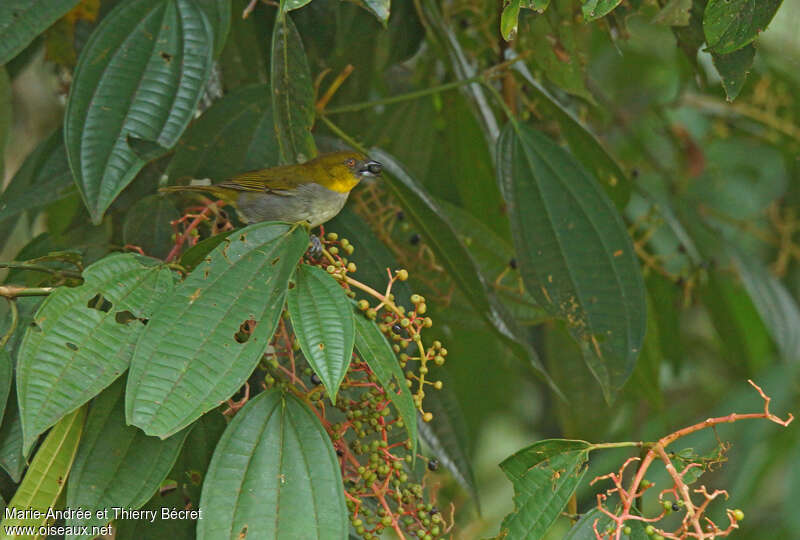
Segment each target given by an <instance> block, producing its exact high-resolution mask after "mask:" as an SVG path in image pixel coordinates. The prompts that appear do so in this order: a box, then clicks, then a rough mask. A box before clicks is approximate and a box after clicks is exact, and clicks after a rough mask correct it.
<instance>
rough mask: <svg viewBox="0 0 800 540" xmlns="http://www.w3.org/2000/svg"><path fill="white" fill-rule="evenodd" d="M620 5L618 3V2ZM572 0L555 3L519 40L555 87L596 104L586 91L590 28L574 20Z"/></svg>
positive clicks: (537, 17) (521, 46) (531, 21)
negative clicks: (585, 51) (586, 53)
mask: <svg viewBox="0 0 800 540" xmlns="http://www.w3.org/2000/svg"><path fill="white" fill-rule="evenodd" d="M617 1H619V0H617ZM574 8H575V6H574V3H573V1H572V0H555V1H554V2H553V5H552V6H551V7H550V9H548V10H547V12H545V13H544V14H542V15H541V16H536V17H532V18H530V30H529V31H527V32H522V33H520V35H519V36H518V42H519V47H520V49H519V50H526V51H530V52H531V59H532V60H533V61H534V62H535V63H536V65H537V66H538V67H539V70H540V71H542V72H543V73H544V74H545V75H546V76H547V78H548V79H549V80H550V81H552V82H553V83H555V85H556V86H558V87H559V88H561V89H563V90H564V91H566V92H569V93H570V94H572V95H574V96H578V97H580V98H583V99H585V100H586V101H588V102H589V103H594V97H593V96H592V94H591V93H590V92H589V90H588V89H587V87H586V72H585V66H584V64H585V62H586V60H585V58H584V53H583V51H584V50H586V49H587V47H589V46H590V45H589V43H588V41H589V38H590V35H589V34H590V32H591V27H590V26H588V25H585V24H580V23H578V22H577V21H576V20H575V13H574Z"/></svg>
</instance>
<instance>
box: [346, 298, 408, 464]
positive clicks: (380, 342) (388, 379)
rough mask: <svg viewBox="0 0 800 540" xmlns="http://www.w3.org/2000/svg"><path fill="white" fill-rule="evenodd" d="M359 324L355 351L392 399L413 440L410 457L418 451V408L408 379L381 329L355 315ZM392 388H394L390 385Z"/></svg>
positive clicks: (357, 324)
mask: <svg viewBox="0 0 800 540" xmlns="http://www.w3.org/2000/svg"><path fill="white" fill-rule="evenodd" d="M354 319H355V324H356V349H357V350H358V356H360V357H361V359H362V360H363V361H364V362H366V363H367V365H368V366H369V368H370V369H371V370H372V372H373V373H374V374H375V376H376V377H377V378H378V382H379V383H380V385H381V386H382V387H383V389H384V390H385V391H386V394H387V395H388V396H389V399H390V400H392V403H393V404H394V406H395V408H396V409H397V412H398V413H400V418H402V419H403V424H405V426H406V431H408V438H409V439H410V440H411V444H412V448H411V455H412V456H416V452H417V409H416V407H414V399H413V398H412V397H411V391H410V390H409V389H408V385H406V378H405V376H404V375H403V370H402V369H400V364H399V363H398V361H397V357H396V356H395V354H394V351H392V347H391V345H389V342H388V341H386V338H385V337H384V336H383V334H382V333H381V331H380V329H379V328H378V326H377V325H376V324H375V323H374V322H373V321H371V320H369V319H367V318H366V317H365V316H364V314H363V313H360V312H357V313H356V314H355V316H354ZM390 385H392V386H393V387H392V386H390Z"/></svg>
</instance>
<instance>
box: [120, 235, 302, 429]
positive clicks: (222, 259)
mask: <svg viewBox="0 0 800 540" xmlns="http://www.w3.org/2000/svg"><path fill="white" fill-rule="evenodd" d="M307 246H308V235H307V233H306V231H305V230H304V229H303V228H302V227H296V226H292V225H289V224H284V223H273V222H266V223H258V224H255V225H251V226H249V227H246V228H244V229H241V230H239V231H237V232H235V233H234V234H233V235H231V236H229V237H227V238H226V239H225V240H223V241H222V243H221V244H220V245H219V246H217V247H216V248H215V249H214V251H212V252H211V254H210V255H209V256H208V257H207V258H206V259H205V260H204V262H203V263H201V264H200V265H199V266H198V267H197V268H195V269H194V270H193V271H192V273H191V274H189V276H188V277H187V278H186V279H185V280H184V281H183V283H181V284H180V285H179V286H178V287H176V288H175V290H174V292H173V293H172V294H171V295H169V296H167V297H166V298H164V300H163V302H162V304H161V307H160V308H159V310H158V311H157V312H156V313H155V314H154V315H153V317H152V318H151V319H150V323H149V324H148V325H147V327H146V328H145V331H144V332H142V334H141V336H140V338H139V341H138V342H137V344H136V350H135V352H134V355H133V359H132V360H131V368H130V374H129V376H128V387H127V391H126V395H125V399H126V401H125V414H126V418H127V421H128V422H129V423H130V424H133V425H135V426H138V427H140V428H142V430H144V432H145V433H147V434H148V435H155V436H158V437H162V438H165V437H168V436H170V435H172V434H173V433H177V432H178V431H180V430H181V429H183V428H184V427H186V426H188V425H189V424H191V423H192V422H193V421H194V420H196V419H197V418H199V417H200V416H202V415H203V414H204V413H206V412H207V411H209V410H211V409H213V408H215V407H217V406H218V405H219V404H220V403H222V402H223V401H224V400H226V399H228V398H229V397H230V396H231V395H233V394H234V392H236V390H238V389H239V388H240V387H241V385H242V384H244V382H245V381H246V380H247V377H249V376H250V374H251V373H252V372H253V369H254V368H255V367H256V365H257V364H258V362H259V360H260V359H261V355H262V354H264V351H265V350H266V348H267V345H268V344H269V340H270V338H271V337H272V334H273V332H274V331H275V327H276V325H277V324H278V319H279V318H280V315H281V311H282V310H283V306H284V302H285V300H286V289H287V286H288V283H289V278H290V277H291V275H292V273H293V272H294V269H295V266H296V265H297V261H298V260H299V259H300V257H301V256H302V255H303V253H304V252H305V250H306V248H307ZM251 321H252V322H251ZM253 323H255V329H254V330H252V332H251V333H249V335H248V334H246V333H245V334H244V335H243V332H242V330H243V326H244V327H246V326H247V325H248V324H249V325H250V327H251V329H252V324H253Z"/></svg>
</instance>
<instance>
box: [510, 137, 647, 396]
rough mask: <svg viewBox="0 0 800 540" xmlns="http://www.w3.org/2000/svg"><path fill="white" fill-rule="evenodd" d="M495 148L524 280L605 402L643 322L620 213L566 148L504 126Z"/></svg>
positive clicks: (637, 275) (631, 357)
mask: <svg viewBox="0 0 800 540" xmlns="http://www.w3.org/2000/svg"><path fill="white" fill-rule="evenodd" d="M497 155H498V170H497V174H498V181H499V182H500V186H501V189H502V191H503V195H504V198H505V200H506V202H507V203H508V205H509V214H510V217H511V231H512V235H513V237H514V246H515V248H516V252H517V256H518V258H519V261H518V262H519V269H520V273H521V274H522V279H523V281H524V282H525V286H526V288H527V289H528V292H530V293H531V295H533V297H534V298H535V299H536V301H537V302H538V303H539V305H541V306H542V307H543V308H545V309H546V310H547V311H548V312H550V313H551V314H553V315H555V316H557V317H559V318H562V319H564V320H565V321H566V322H567V324H568V326H569V329H570V332H571V333H572V335H573V337H574V338H575V339H576V340H577V341H578V343H579V344H580V345H581V346H582V349H583V356H584V359H585V361H586V362H587V364H588V366H589V368H590V369H591V370H592V372H593V373H594V375H595V378H596V379H597V380H598V382H599V383H600V385H601V387H602V389H603V392H604V394H605V396H606V399H607V400H610V399H611V397H612V394H613V393H614V392H616V391H617V390H619V389H620V388H621V387H622V386H623V385H624V384H625V381H626V380H627V379H628V377H629V376H630V374H631V372H633V368H634V366H635V364H636V357H637V356H638V354H639V351H640V350H641V347H642V341H643V340H644V332H645V321H646V306H645V293H644V283H643V280H642V275H641V271H640V270H639V264H638V261H637V259H636V255H635V253H634V251H633V245H632V243H631V239H630V237H629V236H628V232H627V230H626V229H625V224H624V223H623V221H622V217H621V216H620V215H619V214H618V213H617V211H616V209H615V208H614V205H613V203H612V202H611V201H610V200H609V198H608V197H607V196H606V194H605V193H604V192H603V190H602V189H601V188H600V186H599V185H598V183H597V181H596V180H595V179H594V178H593V177H592V176H591V175H590V174H589V173H588V172H587V171H586V170H585V169H584V168H583V167H581V165H580V164H579V163H578V162H577V161H575V159H574V158H573V157H572V156H571V155H570V154H569V153H568V152H566V151H565V150H564V149H563V148H561V147H560V146H558V145H557V144H556V143H554V142H553V141H551V140H550V139H549V138H547V137H546V136H544V135H542V134H541V133H539V132H538V131H536V130H534V129H532V128H529V127H527V126H524V125H519V126H516V127H515V126H514V125H512V124H509V125H508V126H506V127H505V128H504V130H503V133H502V134H501V136H500V139H499V141H498V146H497Z"/></svg>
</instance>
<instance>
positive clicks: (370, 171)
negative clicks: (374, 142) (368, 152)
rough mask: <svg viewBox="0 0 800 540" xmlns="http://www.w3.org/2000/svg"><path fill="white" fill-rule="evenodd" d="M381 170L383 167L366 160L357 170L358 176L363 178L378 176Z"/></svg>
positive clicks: (375, 162)
mask: <svg viewBox="0 0 800 540" xmlns="http://www.w3.org/2000/svg"><path fill="white" fill-rule="evenodd" d="M382 170H383V165H381V164H380V163H378V162H377V161H373V160H368V161H365V162H364V165H363V167H361V169H359V171H358V172H359V174H361V176H365V177H375V176H380V175H381V171H382Z"/></svg>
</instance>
